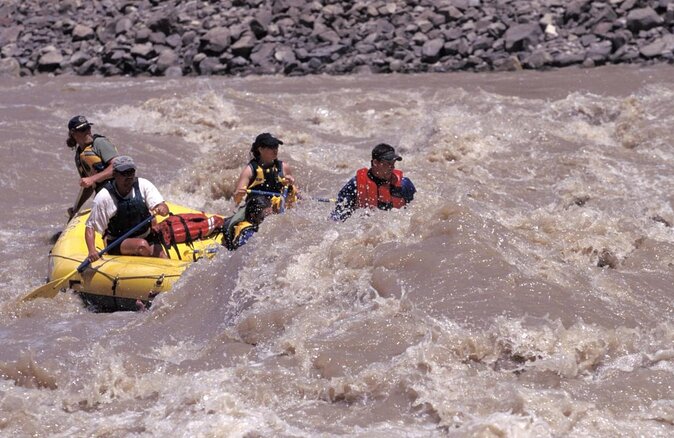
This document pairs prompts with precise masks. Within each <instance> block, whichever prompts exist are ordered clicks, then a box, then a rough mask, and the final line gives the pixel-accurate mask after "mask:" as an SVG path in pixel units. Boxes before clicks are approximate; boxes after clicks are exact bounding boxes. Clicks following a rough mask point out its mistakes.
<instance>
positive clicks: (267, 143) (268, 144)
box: [253, 132, 283, 148]
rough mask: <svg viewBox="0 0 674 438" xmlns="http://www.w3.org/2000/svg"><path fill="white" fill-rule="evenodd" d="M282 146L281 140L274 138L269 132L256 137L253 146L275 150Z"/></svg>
mask: <svg viewBox="0 0 674 438" xmlns="http://www.w3.org/2000/svg"><path fill="white" fill-rule="evenodd" d="M280 144H283V142H282V141H281V140H279V139H278V138H276V137H274V136H273V135H271V134H270V133H268V132H263V133H262V134H260V135H258V136H257V137H255V142H254V143H253V146H257V147H260V148H275V147H278V145H280Z"/></svg>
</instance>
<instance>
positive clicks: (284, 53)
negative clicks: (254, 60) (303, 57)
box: [274, 46, 297, 66]
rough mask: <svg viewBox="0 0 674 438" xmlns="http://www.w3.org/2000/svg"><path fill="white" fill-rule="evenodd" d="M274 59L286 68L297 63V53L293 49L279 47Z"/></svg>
mask: <svg viewBox="0 0 674 438" xmlns="http://www.w3.org/2000/svg"><path fill="white" fill-rule="evenodd" d="M274 58H275V59H276V60H277V61H279V62H280V63H281V64H283V65H284V66H285V65H289V64H293V63H296V62H297V57H296V56H295V52H294V51H293V49H292V48H291V47H287V46H281V47H277V48H276V51H275V52H274Z"/></svg>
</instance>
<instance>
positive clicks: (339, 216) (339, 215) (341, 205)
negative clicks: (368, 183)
mask: <svg viewBox="0 0 674 438" xmlns="http://www.w3.org/2000/svg"><path fill="white" fill-rule="evenodd" d="M357 199H358V197H357V193H356V178H351V180H350V181H349V182H348V183H346V185H345V186H344V187H342V190H340V191H339V194H338V195H337V203H336V205H335V210H334V211H333V212H332V214H331V215H330V217H331V218H332V219H333V220H335V221H344V220H346V219H347V218H348V217H349V216H351V215H352V214H353V212H354V210H356V208H357Z"/></svg>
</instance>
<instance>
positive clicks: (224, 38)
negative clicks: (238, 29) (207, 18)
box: [201, 27, 231, 54]
mask: <svg viewBox="0 0 674 438" xmlns="http://www.w3.org/2000/svg"><path fill="white" fill-rule="evenodd" d="M230 41H231V37H230V33H229V30H228V29H226V28H224V27H214V28H213V29H211V30H209V31H208V32H206V34H205V35H204V36H202V37H201V44H202V47H203V49H204V50H205V51H207V52H211V53H214V54H220V53H222V52H224V51H225V50H226V49H227V48H228V47H229V44H230Z"/></svg>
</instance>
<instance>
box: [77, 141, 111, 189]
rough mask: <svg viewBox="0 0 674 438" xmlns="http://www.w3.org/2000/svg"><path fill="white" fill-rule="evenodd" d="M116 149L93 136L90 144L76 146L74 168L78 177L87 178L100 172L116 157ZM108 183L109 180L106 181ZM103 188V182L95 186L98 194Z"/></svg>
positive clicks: (108, 142) (107, 142)
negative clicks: (82, 146)
mask: <svg viewBox="0 0 674 438" xmlns="http://www.w3.org/2000/svg"><path fill="white" fill-rule="evenodd" d="M118 155H119V153H118V152H117V148H116V147H115V146H114V145H113V144H112V143H110V141H109V140H108V139H107V138H105V137H103V136H102V135H98V134H95V135H94V141H93V143H92V144H90V145H88V146H85V147H84V148H81V147H80V146H77V149H76V150H75V166H76V167H77V171H78V172H79V174H80V177H82V178H84V177H88V176H92V175H95V174H97V173H99V172H102V171H103V170H104V169H105V168H106V167H107V166H108V164H110V160H112V159H113V158H115V157H116V156H118ZM108 181H110V180H108ZM102 186H103V182H101V183H98V184H97V185H96V191H97V192H98V191H99V190H100V189H101V187H102Z"/></svg>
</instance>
